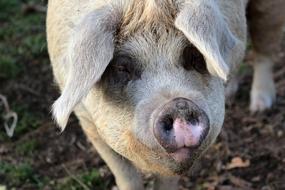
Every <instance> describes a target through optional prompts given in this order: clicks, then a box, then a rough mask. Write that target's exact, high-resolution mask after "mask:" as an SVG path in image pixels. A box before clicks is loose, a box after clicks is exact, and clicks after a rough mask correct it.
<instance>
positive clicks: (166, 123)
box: [162, 116, 174, 133]
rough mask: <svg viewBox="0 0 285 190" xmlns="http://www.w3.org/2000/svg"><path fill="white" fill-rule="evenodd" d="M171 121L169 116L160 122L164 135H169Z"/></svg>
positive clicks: (171, 125)
mask: <svg viewBox="0 0 285 190" xmlns="http://www.w3.org/2000/svg"><path fill="white" fill-rule="evenodd" d="M173 122H174V121H173V119H172V118H171V117H170V116H167V117H166V118H165V119H164V121H163V122H162V127H163V131H164V132H166V133H170V132H171V130H172V129H173Z"/></svg>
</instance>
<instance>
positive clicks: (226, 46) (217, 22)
mask: <svg viewBox="0 0 285 190" xmlns="http://www.w3.org/2000/svg"><path fill="white" fill-rule="evenodd" d="M175 26H176V27H177V28H178V29H179V30H181V31H182V32H183V33H184V35H185V36H186V37H187V38H188V40H189V41H190V42H191V43H192V44H193V45H194V46H196V47H197V49H198V50H199V51H200V52H201V53H202V54H203V55H204V57H205V60H206V62H207V68H208V70H209V72H210V73H211V74H213V75H216V76H219V77H221V78H222V79H224V80H227V76H228V74H229V70H230V69H229V65H228V62H229V61H230V60H229V59H230V56H229V55H230V54H231V51H232V50H233V48H234V46H235V45H236V43H237V41H238V40H237V39H236V38H235V37H234V35H233V34H232V33H231V31H230V30H229V28H228V26H227V23H226V21H225V20H224V18H223V15H222V13H221V12H220V10H219V7H218V6H217V4H216V1H215V0H187V1H186V2H185V5H184V6H183V8H182V9H181V10H180V12H179V13H178V15H177V18H176V20H175Z"/></svg>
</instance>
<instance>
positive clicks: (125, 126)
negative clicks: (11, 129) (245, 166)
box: [47, 0, 285, 190]
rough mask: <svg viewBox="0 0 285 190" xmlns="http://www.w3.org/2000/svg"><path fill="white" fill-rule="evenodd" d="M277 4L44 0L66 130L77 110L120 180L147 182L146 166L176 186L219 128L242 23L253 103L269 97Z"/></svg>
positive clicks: (257, 0) (260, 104)
mask: <svg viewBox="0 0 285 190" xmlns="http://www.w3.org/2000/svg"><path fill="white" fill-rule="evenodd" d="M283 10H285V1H282V0H275V1H266V0H254V1H247V0H116V1H111V0H80V1H78V0H49V2H48V13H47V41H48V51H49V55H50V60H51V63H52V68H53V73H54V77H55V81H56V83H57V84H58V86H59V88H60V90H61V96H60V97H59V98H58V99H57V100H56V102H55V103H54V105H53V115H54V118H55V120H56V122H57V123H58V125H59V126H60V127H61V129H62V130H64V128H65V127H66V125H67V122H68V118H69V115H70V114H71V112H73V111H74V113H75V114H76V116H77V117H78V119H79V121H80V125H81V127H82V129H83V131H84V132H85V134H86V136H87V138H88V139H89V140H90V142H91V143H92V144H93V145H94V147H95V148H96V150H97V152H98V153H99V154H100V156H101V157H102V158H103V159H104V161H105V162H106V164H107V165H108V166H109V167H110V170H111V171H112V173H113V174H114V176H115V179H116V183H117V185H118V187H119V189H121V190H141V189H143V188H144V187H143V180H142V175H143V173H153V174H155V175H157V179H156V181H155V184H154V187H155V188H156V189H178V184H177V183H178V179H179V176H180V175H183V174H184V173H185V172H186V171H188V170H191V169H192V168H193V166H194V165H195V163H196V162H197V160H198V159H199V158H200V157H201V156H202V154H203V153H204V152H205V151H206V150H207V148H208V147H209V146H210V145H211V144H213V142H214V141H215V139H216V137H217V136H218V134H219V133H220V130H221V127H222V125H223V121H224V115H225V99H226V93H225V92H226V91H227V90H226V89H227V88H230V87H231V86H230V85H228V84H231V82H230V81H231V80H232V78H234V75H235V73H236V70H237V68H238V66H239V64H240V63H241V62H242V60H243V58H244V56H245V50H246V44H247V31H248V28H249V33H250V35H251V40H252V46H253V50H252V51H253V57H254V59H253V67H254V78H253V85H252V90H251V104H250V109H251V110H252V111H253V112H256V111H263V110H265V109H268V108H270V107H271V106H272V104H273V102H274V99H275V88H274V82H273V77H272V65H273V63H274V61H276V58H277V56H278V50H279V47H280V41H281V37H282V27H283V23H284V20H285V16H284V14H283V13H282V11H283ZM246 12H248V14H247V15H248V18H247V17H246ZM247 25H248V26H249V27H247Z"/></svg>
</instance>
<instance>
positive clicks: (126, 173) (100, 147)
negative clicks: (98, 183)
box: [76, 109, 143, 190]
mask: <svg viewBox="0 0 285 190" xmlns="http://www.w3.org/2000/svg"><path fill="white" fill-rule="evenodd" d="M76 115H77V117H78V118H79V120H80V124H81V126H82V128H83V130H84V132H85V134H86V136H87V137H88V139H89V140H90V141H91V143H92V144H93V146H94V147H95V148H96V150H97V152H98V153H99V154H100V156H101V158H102V159H103V160H104V161H105V162H106V164H107V165H108V166H109V168H110V170H111V171H112V173H113V174H114V176H115V179H116V183H117V185H118V187H119V189H120V190H143V180H142V176H141V174H140V173H139V172H138V171H137V169H136V168H135V167H134V166H133V165H132V164H131V163H130V162H129V161H128V160H127V159H125V158H123V157H122V156H120V155H119V154H117V153H116V152H114V151H113V150H112V149H111V148H110V147H109V146H108V145H107V144H106V143H105V142H104V141H102V139H101V138H100V137H99V135H98V133H97V130H96V127H95V125H94V124H93V123H92V121H91V120H90V119H89V118H90V117H88V113H87V112H85V111H84V112H82V110H81V111H79V109H77V110H76Z"/></svg>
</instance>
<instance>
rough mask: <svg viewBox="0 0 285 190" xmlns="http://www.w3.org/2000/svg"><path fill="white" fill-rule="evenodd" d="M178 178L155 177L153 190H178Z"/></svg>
mask: <svg viewBox="0 0 285 190" xmlns="http://www.w3.org/2000/svg"><path fill="white" fill-rule="evenodd" d="M178 181H179V177H165V176H156V178H155V181H154V190H166V189H169V190H170V189H171V190H178V188H179V186H178Z"/></svg>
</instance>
